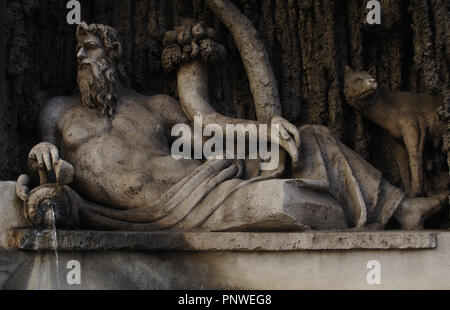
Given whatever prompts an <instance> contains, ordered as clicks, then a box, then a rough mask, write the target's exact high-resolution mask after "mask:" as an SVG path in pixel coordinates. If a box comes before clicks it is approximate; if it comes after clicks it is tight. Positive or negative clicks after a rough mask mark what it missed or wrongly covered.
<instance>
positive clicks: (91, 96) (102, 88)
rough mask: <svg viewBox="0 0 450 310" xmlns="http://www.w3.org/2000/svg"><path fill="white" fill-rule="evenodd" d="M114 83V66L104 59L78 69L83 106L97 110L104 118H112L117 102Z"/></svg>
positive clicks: (115, 74)
mask: <svg viewBox="0 0 450 310" xmlns="http://www.w3.org/2000/svg"><path fill="white" fill-rule="evenodd" d="M116 82H117V73H116V69H115V66H114V65H113V64H111V63H110V61H108V59H106V58H103V59H101V60H100V61H98V62H96V63H90V64H82V65H80V66H79V67H78V87H79V89H80V92H81V100H82V103H83V105H84V106H86V107H89V108H93V109H97V110H99V111H101V112H102V114H103V115H105V116H106V115H108V116H110V117H113V116H114V112H115V108H116V102H117V96H116Z"/></svg>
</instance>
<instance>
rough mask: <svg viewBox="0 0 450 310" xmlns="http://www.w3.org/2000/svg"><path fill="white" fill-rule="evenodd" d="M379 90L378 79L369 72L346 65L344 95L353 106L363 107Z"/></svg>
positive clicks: (359, 108)
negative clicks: (354, 69)
mask: <svg viewBox="0 0 450 310" xmlns="http://www.w3.org/2000/svg"><path fill="white" fill-rule="evenodd" d="M377 91H378V84H377V81H376V80H375V78H374V77H373V76H372V75H371V74H370V73H369V72H365V71H353V70H352V69H351V68H350V67H345V88H344V95H345V99H346V100H347V102H348V104H350V105H351V106H352V107H354V108H356V109H358V110H361V109H363V108H364V107H365V106H366V105H367V104H368V103H369V101H370V100H371V99H372V98H373V97H374V96H375V94H376V93H377Z"/></svg>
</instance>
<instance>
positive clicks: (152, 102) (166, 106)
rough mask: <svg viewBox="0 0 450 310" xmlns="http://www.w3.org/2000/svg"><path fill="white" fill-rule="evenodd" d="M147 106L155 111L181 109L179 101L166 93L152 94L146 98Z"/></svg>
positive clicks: (175, 110) (177, 110)
mask: <svg viewBox="0 0 450 310" xmlns="http://www.w3.org/2000/svg"><path fill="white" fill-rule="evenodd" d="M146 104H147V106H148V107H149V108H150V109H151V110H152V111H155V112H172V113H175V112H179V111H182V108H181V105H180V103H179V101H178V100H177V99H175V98H173V97H171V96H168V95H154V96H151V97H147V98H146Z"/></svg>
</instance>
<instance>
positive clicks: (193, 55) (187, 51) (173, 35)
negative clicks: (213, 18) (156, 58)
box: [162, 19, 226, 72]
mask: <svg viewBox="0 0 450 310" xmlns="http://www.w3.org/2000/svg"><path fill="white" fill-rule="evenodd" d="M215 40H217V38H216V32H215V30H214V29H212V28H209V27H207V26H206V25H205V24H204V23H202V22H197V21H195V20H192V19H186V20H184V22H183V24H182V25H181V26H179V27H176V28H175V30H172V31H169V32H167V33H166V35H165V37H164V40H163V45H164V50H163V53H162V66H163V69H164V71H166V72H171V71H173V70H175V69H176V68H177V67H178V65H180V64H182V63H187V62H189V61H191V60H194V59H198V58H199V57H201V59H202V60H203V61H205V62H207V63H211V64H217V63H219V62H220V61H222V60H223V59H225V57H226V50H225V47H224V46H223V45H221V44H219V43H217V42H215Z"/></svg>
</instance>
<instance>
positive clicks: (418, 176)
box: [401, 124, 425, 197]
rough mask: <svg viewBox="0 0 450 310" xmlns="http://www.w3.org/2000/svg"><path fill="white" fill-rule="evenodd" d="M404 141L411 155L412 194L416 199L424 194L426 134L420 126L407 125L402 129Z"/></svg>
mask: <svg viewBox="0 0 450 310" xmlns="http://www.w3.org/2000/svg"><path fill="white" fill-rule="evenodd" d="M401 132H402V136H403V141H404V143H405V145H406V148H407V150H408V154H409V166H410V169H411V189H412V190H411V192H412V195H413V196H414V197H417V196H419V195H420V194H422V192H423V175H422V173H423V172H422V152H423V143H422V139H423V140H424V139H425V138H424V134H423V133H421V132H420V129H419V124H406V125H405V126H403V128H402V129H401Z"/></svg>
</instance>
